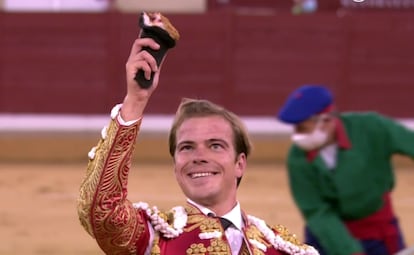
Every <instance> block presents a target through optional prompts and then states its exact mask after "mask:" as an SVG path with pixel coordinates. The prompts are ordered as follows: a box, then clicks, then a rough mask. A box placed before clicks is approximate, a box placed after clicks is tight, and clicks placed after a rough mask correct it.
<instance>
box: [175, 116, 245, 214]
mask: <svg viewBox="0 0 414 255" xmlns="http://www.w3.org/2000/svg"><path fill="white" fill-rule="evenodd" d="M176 137H177V147H176V151H175V154H174V161H175V175H176V178H177V181H178V183H179V185H180V187H181V189H182V190H183V192H184V194H185V195H186V196H187V197H188V198H189V199H191V200H193V201H194V202H196V203H199V204H201V205H203V206H206V207H216V206H218V205H219V204H233V205H234V202H235V201H236V190H237V185H236V182H237V178H238V177H241V176H242V175H243V173H244V169H245V166H246V157H245V156H244V154H241V155H239V156H238V157H236V152H235V148H234V142H233V131H232V128H231V126H230V124H229V122H228V121H227V120H225V119H224V118H223V117H221V116H207V117H194V118H190V119H187V120H185V121H184V122H183V123H182V124H181V126H180V127H179V128H178V130H177V134H176Z"/></svg>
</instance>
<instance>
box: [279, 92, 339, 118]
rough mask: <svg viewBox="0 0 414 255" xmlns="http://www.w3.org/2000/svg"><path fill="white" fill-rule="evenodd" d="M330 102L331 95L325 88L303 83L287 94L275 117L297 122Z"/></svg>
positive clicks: (310, 115)
mask: <svg viewBox="0 0 414 255" xmlns="http://www.w3.org/2000/svg"><path fill="white" fill-rule="evenodd" d="M332 102H333V96H332V94H331V92H330V91H329V90H328V89H327V88H325V87H323V86H317V85H304V86H302V87H299V88H298V89H296V90H295V91H293V92H292V94H290V95H289V97H288V99H287V101H286V102H285V104H284V105H283V107H282V109H281V110H280V111H279V114H278V116H277V117H278V118H279V120H281V121H282V122H286V123H290V124H297V123H300V122H302V121H304V120H307V119H309V118H310V117H312V116H313V115H315V114H318V113H320V112H322V111H323V110H325V109H326V108H327V107H328V106H330V105H331V104H332Z"/></svg>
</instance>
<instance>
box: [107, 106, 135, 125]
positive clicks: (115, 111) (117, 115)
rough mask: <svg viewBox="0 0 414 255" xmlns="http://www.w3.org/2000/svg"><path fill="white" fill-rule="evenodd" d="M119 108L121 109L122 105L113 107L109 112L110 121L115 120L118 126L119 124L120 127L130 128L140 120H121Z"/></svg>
mask: <svg viewBox="0 0 414 255" xmlns="http://www.w3.org/2000/svg"><path fill="white" fill-rule="evenodd" d="M121 108H122V104H117V105H115V106H114V108H112V111H111V118H112V119H115V118H116V119H117V121H118V122H119V124H121V125H122V126H131V125H133V124H135V123H137V121H139V120H141V118H138V119H136V120H129V121H125V120H124V119H122V117H121V114H120V111H121Z"/></svg>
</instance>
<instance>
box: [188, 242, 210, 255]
mask: <svg viewBox="0 0 414 255" xmlns="http://www.w3.org/2000/svg"><path fill="white" fill-rule="evenodd" d="M206 252H207V249H206V247H204V244H202V243H199V244H192V245H190V248H188V249H187V251H186V254H187V255H190V254H191V255H205V254H206Z"/></svg>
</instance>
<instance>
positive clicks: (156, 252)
mask: <svg viewBox="0 0 414 255" xmlns="http://www.w3.org/2000/svg"><path fill="white" fill-rule="evenodd" d="M160 254H161V249H160V236H159V235H158V234H157V235H155V237H154V242H153V243H152V248H151V255H160Z"/></svg>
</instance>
